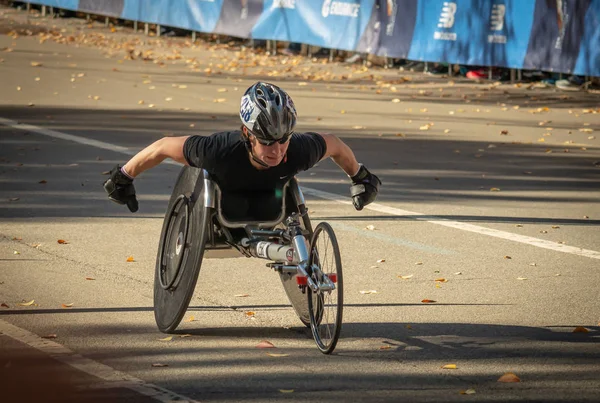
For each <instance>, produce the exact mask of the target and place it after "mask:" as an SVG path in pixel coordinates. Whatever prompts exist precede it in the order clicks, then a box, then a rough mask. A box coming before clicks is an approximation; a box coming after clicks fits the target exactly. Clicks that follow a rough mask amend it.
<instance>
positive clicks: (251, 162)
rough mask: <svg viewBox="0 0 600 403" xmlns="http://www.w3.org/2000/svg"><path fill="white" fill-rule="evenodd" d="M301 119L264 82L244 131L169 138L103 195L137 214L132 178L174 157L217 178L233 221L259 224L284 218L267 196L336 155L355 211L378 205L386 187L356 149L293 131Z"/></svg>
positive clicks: (118, 170)
mask: <svg viewBox="0 0 600 403" xmlns="http://www.w3.org/2000/svg"><path fill="white" fill-rule="evenodd" d="M296 117H297V115H296V108H295V106H294V103H293V101H292V99H291V98H290V96H289V95H288V94H287V93H286V92H285V91H283V90H282V89H281V88H279V87H277V86H275V85H273V84H269V83H264V82H257V83H255V84H254V85H252V86H251V87H250V88H248V89H247V90H246V92H245V93H244V96H243V97H242V100H241V106H240V118H241V120H242V126H241V131H240V130H236V131H229V132H221V133H215V134H212V135H210V136H183V137H165V138H162V139H160V140H158V141H156V142H154V143H153V144H151V145H149V146H148V147H146V148H144V149H143V150H142V151H140V152H139V153H138V154H136V155H135V156H134V157H133V158H131V160H129V161H128V162H127V163H126V164H125V165H124V166H123V167H120V166H119V165H117V166H115V167H114V168H113V170H112V171H111V174H110V178H109V179H108V180H107V181H106V182H105V183H104V189H105V190H106V192H107V193H108V197H109V199H110V200H112V201H114V202H116V203H119V204H126V205H127V207H128V208H129V210H130V211H132V212H135V211H137V210H138V202H137V199H136V195H135V188H134V186H133V179H134V178H135V177H137V176H138V175H139V174H141V173H142V172H144V171H146V170H147V169H150V168H152V167H154V166H156V165H158V164H160V163H161V162H162V161H164V160H165V159H166V158H171V159H173V160H175V161H177V162H181V163H182V164H186V165H189V166H193V167H197V168H202V169H205V170H206V171H208V172H209V173H210V174H211V175H212V176H213V178H214V179H215V180H216V182H217V183H218V184H219V187H220V188H221V190H222V191H223V194H224V196H223V201H229V204H228V205H227V207H225V208H224V211H226V212H227V214H228V217H230V216H231V215H233V216H235V215H237V218H239V219H247V218H248V217H252V218H254V219H256V218H257V216H265V215H266V216H269V215H271V216H273V215H274V216H277V214H274V211H276V210H277V203H272V201H273V200H275V201H277V200H276V199H277V198H271V197H264V196H265V195H267V196H270V195H273V194H276V193H277V192H274V191H275V190H276V189H281V188H282V187H283V185H284V184H285V183H286V182H287V181H289V179H290V178H292V177H293V176H294V175H296V174H297V173H298V172H301V171H305V170H308V169H310V168H311V167H312V166H314V165H315V164H316V163H317V162H319V161H320V160H322V159H324V158H328V157H331V158H332V159H333V160H334V161H335V163H336V164H337V165H338V166H340V168H341V169H342V170H343V171H344V172H345V173H346V174H347V175H348V176H349V177H350V179H351V180H352V186H351V187H350V192H351V196H352V199H353V204H354V207H355V208H356V209H357V210H362V208H363V207H364V206H366V205H367V204H369V203H371V202H373V201H374V200H375V198H376V197H377V193H378V191H379V186H380V185H381V181H380V180H379V178H378V177H377V176H375V175H373V174H371V173H370V172H369V171H368V170H367V168H366V167H365V166H363V165H362V164H359V163H358V162H357V161H356V158H355V156H354V153H353V152H352V150H351V149H350V148H349V147H348V146H347V145H346V144H345V143H344V142H342V141H341V140H340V139H339V138H337V137H336V136H334V135H332V134H318V133H294V127H295V125H296ZM225 195H228V196H225ZM280 198H281V194H279V199H280ZM232 200H233V201H235V202H231V201H232ZM260 210H262V211H260ZM265 210H266V211H265ZM269 212H273V214H269ZM261 218H262V217H261Z"/></svg>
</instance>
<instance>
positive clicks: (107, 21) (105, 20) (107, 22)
mask: <svg viewBox="0 0 600 403" xmlns="http://www.w3.org/2000/svg"><path fill="white" fill-rule="evenodd" d="M109 23H110V20H109V19H108V17H106V18H104V26H105V27H108V25H109Z"/></svg>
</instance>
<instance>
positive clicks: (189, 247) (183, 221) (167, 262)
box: [154, 167, 209, 333]
mask: <svg viewBox="0 0 600 403" xmlns="http://www.w3.org/2000/svg"><path fill="white" fill-rule="evenodd" d="M200 173H201V170H200V169H196V168H190V167H184V168H183V169H182V171H181V173H180V174H179V178H178V179H177V183H176V184H175V187H174V189H173V194H172V195H171V199H170V201H169V206H168V208H167V213H166V215H165V220H164V222H163V228H162V233H161V236H160V244H159V246H158V254H157V257H156V271H155V275H154V318H155V320H156V324H157V326H158V329H159V330H160V331H161V332H163V333H171V332H173V331H174V330H175V329H176V328H177V326H178V325H179V322H181V319H182V318H183V315H185V311H186V310H187V308H188V305H189V303H190V300H191V298H192V295H193V293H194V289H195V287H196V281H197V280H198V274H199V272H200V265H201V264H202V257H203V255H204V244H205V242H206V233H207V228H208V225H207V220H208V214H209V209H208V208H206V207H205V206H204V204H203V199H202V197H201V191H202V181H203V178H202V176H201V175H200Z"/></svg>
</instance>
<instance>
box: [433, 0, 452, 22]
mask: <svg viewBox="0 0 600 403" xmlns="http://www.w3.org/2000/svg"><path fill="white" fill-rule="evenodd" d="M454 14H456V3H453V2H451V1H445V2H444V6H443V7H442V14H440V21H439V23H438V25H437V26H438V28H452V27H453V26H454Z"/></svg>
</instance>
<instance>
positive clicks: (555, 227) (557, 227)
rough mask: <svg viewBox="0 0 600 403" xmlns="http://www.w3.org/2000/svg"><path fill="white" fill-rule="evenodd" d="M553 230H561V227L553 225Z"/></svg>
mask: <svg viewBox="0 0 600 403" xmlns="http://www.w3.org/2000/svg"><path fill="white" fill-rule="evenodd" d="M552 228H553V229H559V228H560V227H559V226H558V225H553V226H552Z"/></svg>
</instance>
